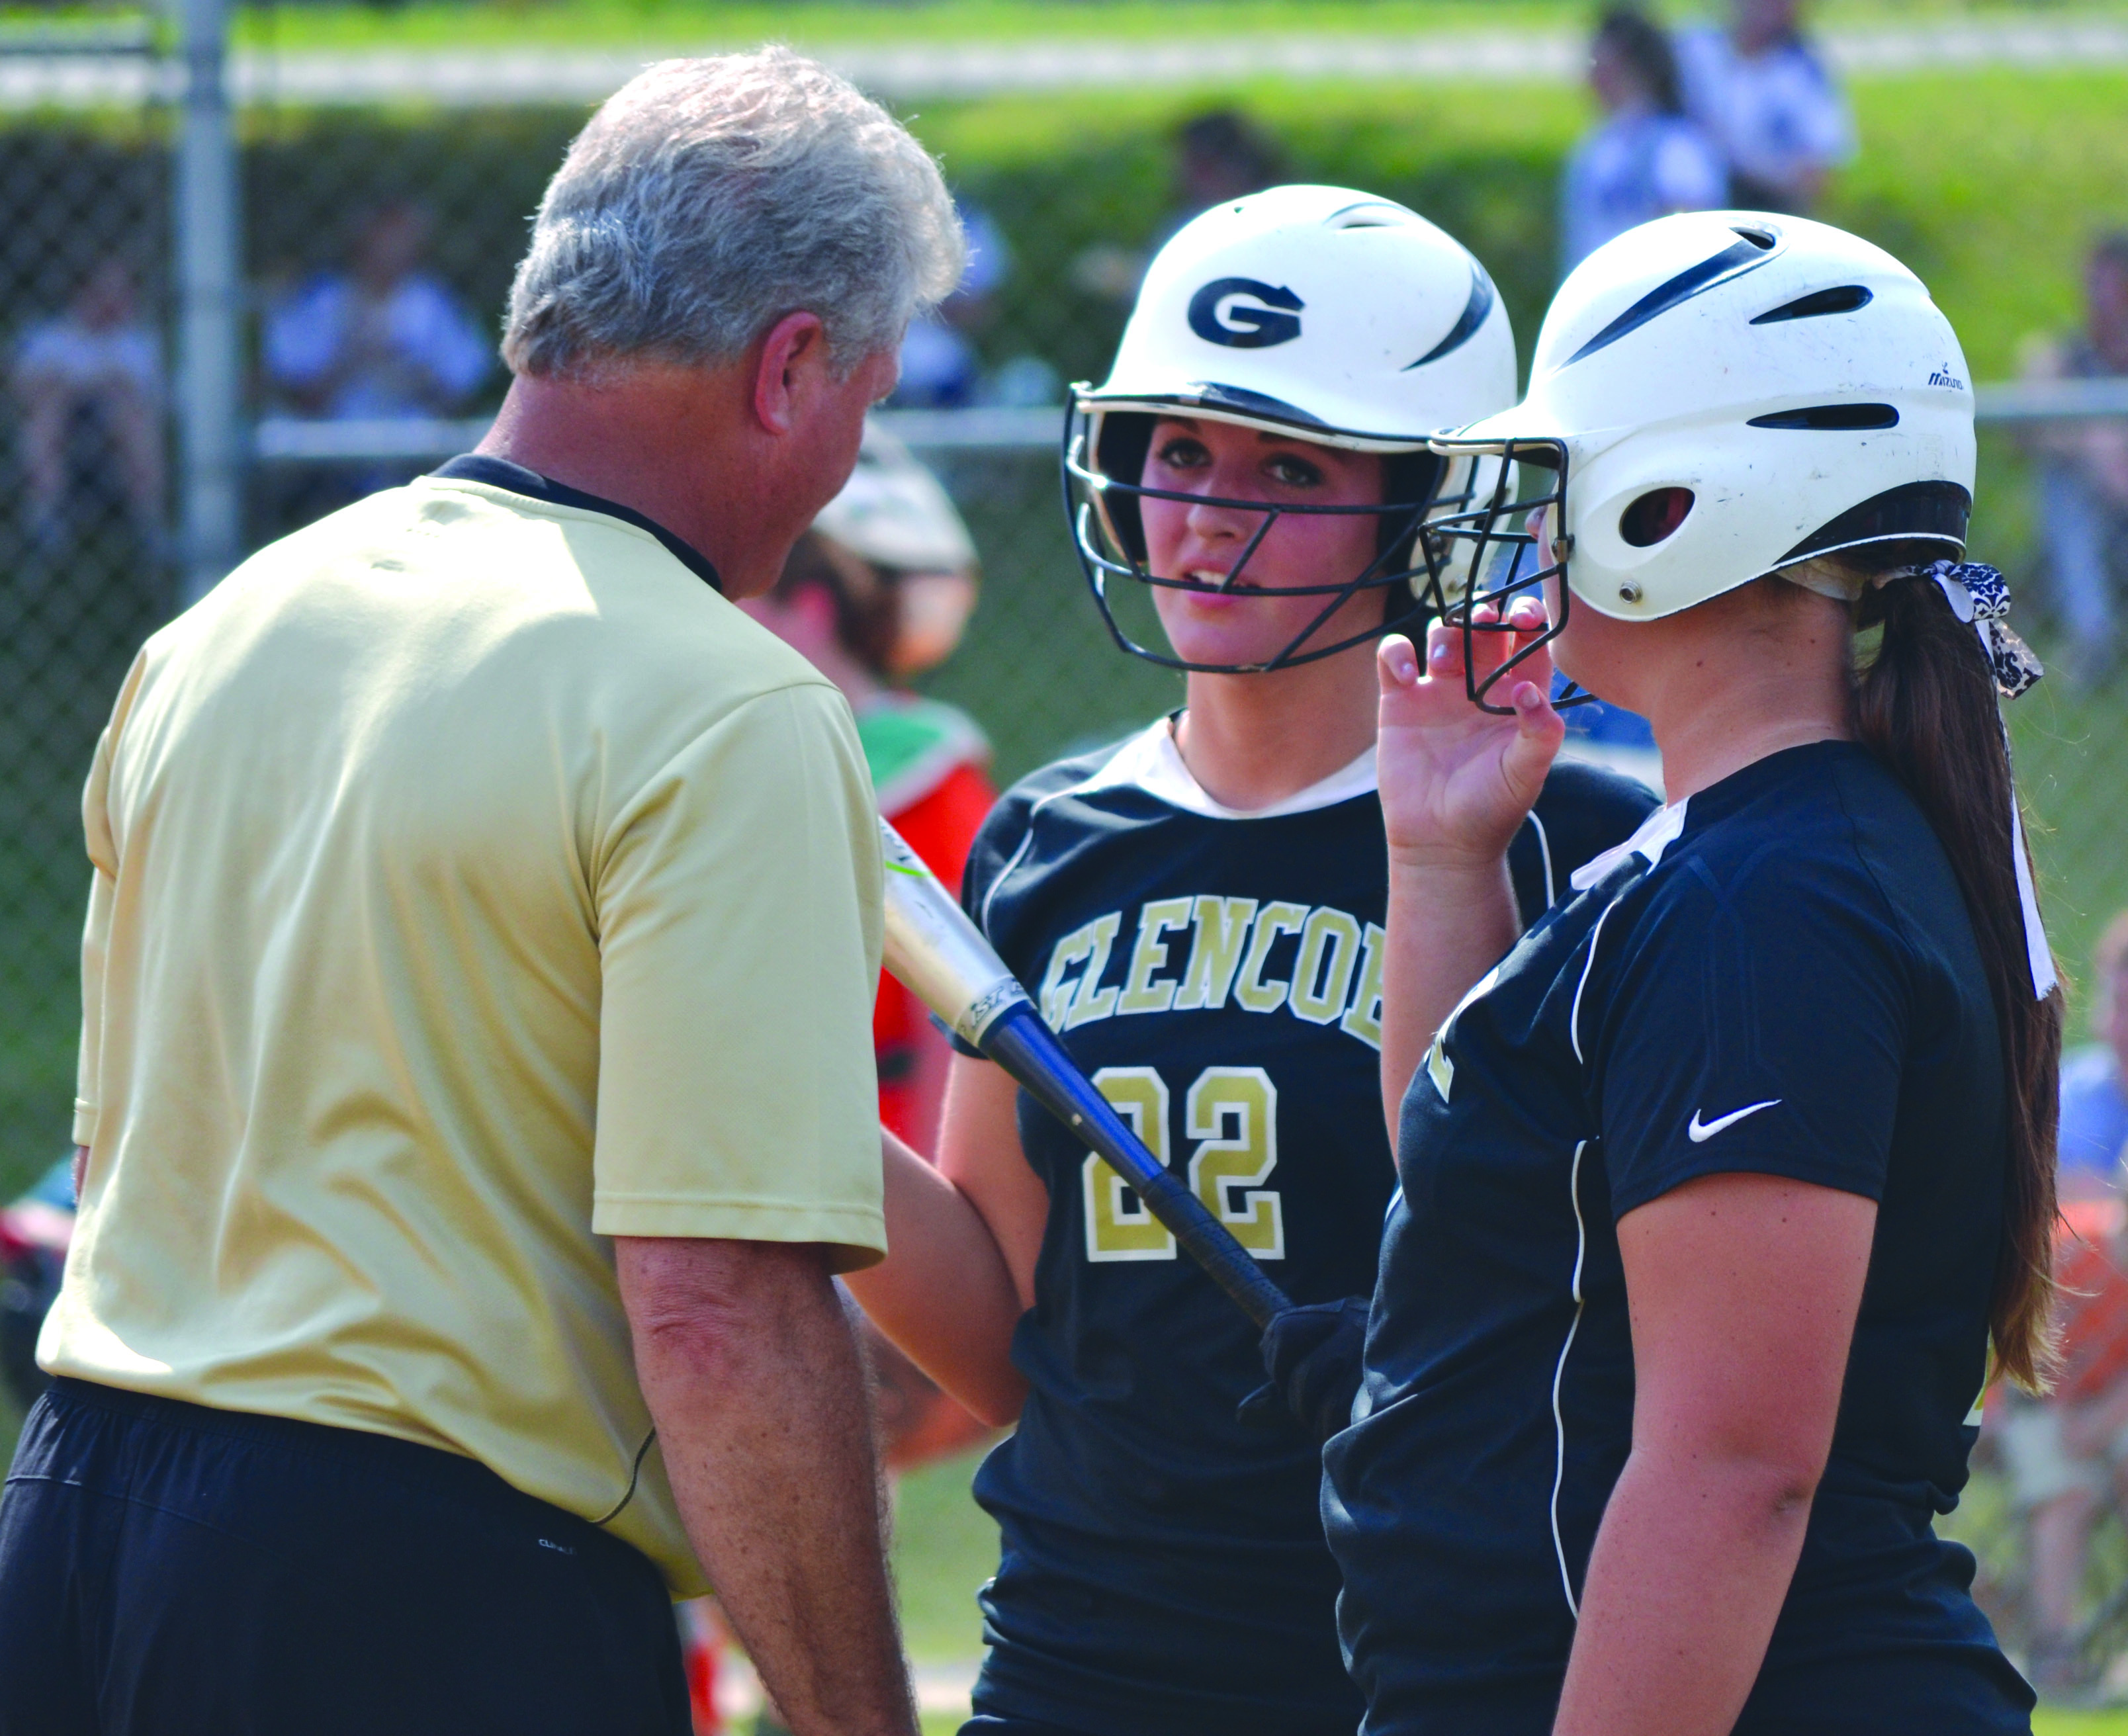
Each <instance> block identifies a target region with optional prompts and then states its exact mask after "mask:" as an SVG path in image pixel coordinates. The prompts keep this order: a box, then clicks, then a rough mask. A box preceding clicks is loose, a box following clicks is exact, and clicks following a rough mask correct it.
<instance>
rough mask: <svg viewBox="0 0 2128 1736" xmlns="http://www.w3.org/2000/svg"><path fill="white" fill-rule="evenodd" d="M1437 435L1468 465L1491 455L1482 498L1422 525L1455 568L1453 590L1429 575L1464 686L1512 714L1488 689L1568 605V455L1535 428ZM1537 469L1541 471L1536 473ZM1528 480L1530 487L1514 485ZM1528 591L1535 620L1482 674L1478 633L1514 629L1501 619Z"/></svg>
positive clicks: (1560, 624)
mask: <svg viewBox="0 0 2128 1736" xmlns="http://www.w3.org/2000/svg"><path fill="white" fill-rule="evenodd" d="M1437 447H1438V448H1440V449H1442V451H1444V452H1445V453H1448V454H1450V455H1451V456H1453V455H1456V454H1459V453H1460V454H1461V455H1462V456H1464V457H1466V458H1469V459H1470V461H1471V462H1472V466H1473V470H1474V472H1475V471H1476V468H1477V464H1478V462H1479V461H1480V459H1481V458H1485V457H1490V458H1493V459H1494V461H1495V465H1494V467H1493V468H1492V469H1491V472H1490V474H1491V475H1492V477H1493V478H1494V481H1493V485H1492V487H1491V489H1490V491H1489V492H1487V493H1486V494H1485V496H1484V498H1482V499H1480V500H1469V501H1468V502H1467V503H1466V504H1465V505H1464V506H1463V510H1461V511H1458V512H1451V513H1446V514H1444V515H1441V516H1439V517H1437V518H1436V519H1433V520H1432V522H1431V523H1430V524H1428V525H1427V538H1428V541H1429V543H1431V544H1432V546H1433V547H1435V548H1437V549H1438V550H1439V551H1440V556H1439V558H1440V559H1441V561H1442V566H1443V568H1444V570H1445V571H1446V572H1452V573H1455V574H1456V575H1459V576H1460V577H1461V582H1460V583H1458V584H1457V585H1456V586H1455V587H1454V590H1453V592H1452V594H1451V593H1450V592H1449V591H1448V587H1446V586H1442V585H1441V584H1440V581H1436V582H1437V589H1439V590H1440V591H1442V595H1443V606H1442V611H1441V613H1442V618H1443V619H1446V621H1447V622H1448V624H1450V625H1451V626H1452V627H1455V628H1458V629H1460V630H1461V633H1462V635H1463V688H1464V691H1465V694H1467V695H1469V697H1470V703H1471V704H1474V705H1475V706H1477V707H1478V708H1479V709H1480V710H1482V711H1489V712H1491V713H1493V714H1494V715H1495V716H1500V717H1508V716H1512V715H1513V713H1514V708H1513V706H1512V705H1496V704H1494V703H1493V700H1492V695H1493V692H1494V690H1495V689H1496V688H1498V687H1499V685H1500V683H1501V682H1502V681H1505V680H1507V679H1508V677H1509V676H1511V675H1512V674H1513V671H1516V670H1518V669H1520V668H1521V667H1522V665H1524V664H1525V663H1527V662H1529V660H1530V659H1531V658H1532V657H1535V656H1536V655H1537V652H1540V651H1541V650H1543V649H1544V648H1545V647H1547V646H1549V645H1550V644H1551V642H1552V641H1553V640H1554V639H1556V638H1558V637H1559V635H1560V633H1562V632H1564V631H1565V628H1566V622H1567V617H1568V615H1569V614H1570V612H1571V610H1572V609H1573V606H1574V605H1573V592H1572V590H1571V587H1570V586H1569V585H1568V584H1567V582H1566V573H1567V562H1568V560H1569V558H1570V553H1571V551H1572V548H1573V539H1572V538H1571V537H1570V536H1569V535H1567V534H1565V532H1563V531H1562V530H1560V528H1559V527H1560V525H1562V524H1565V522H1566V472H1567V466H1568V463H1569V462H1570V461H1569V458H1568V454H1567V450H1566V446H1565V442H1563V441H1560V440H1552V439H1541V438H1540V439H1524V440H1506V441H1503V442H1500V443H1498V444H1496V445H1493V446H1489V447H1482V448H1458V447H1456V445H1455V444H1454V443H1452V442H1449V441H1440V442H1437ZM1537 478H1542V479H1544V480H1542V481H1535V479H1537ZM1533 481H1534V483H1535V486H1536V487H1537V492H1535V493H1533V494H1532V493H1527V492H1522V491H1520V490H1521V488H1522V487H1526V486H1530V485H1532V482H1533ZM1531 595H1534V596H1535V597H1536V598H1537V600H1538V602H1539V603H1540V604H1541V605H1543V607H1544V610H1545V617H1546V619H1545V624H1544V627H1543V628H1542V629H1541V631H1540V632H1539V633H1537V635H1536V636H1535V637H1534V638H1531V639H1530V641H1529V643H1527V644H1525V645H1522V646H1519V647H1517V648H1516V649H1515V650H1513V652H1510V653H1509V654H1508V657H1505V658H1504V659H1503V661H1502V662H1500V663H1499V666H1497V667H1495V668H1493V669H1490V670H1489V671H1486V673H1485V674H1484V676H1482V677H1481V676H1480V675H1479V674H1478V672H1477V670H1478V661H1479V660H1478V658H1477V657H1476V655H1475V652H1476V651H1477V644H1476V641H1477V639H1478V638H1480V636H1482V635H1497V634H1499V633H1511V632H1513V630H1514V629H1513V628H1511V627H1509V626H1508V621H1507V616H1508V610H1509V609H1511V608H1512V607H1513V605H1514V602H1515V600H1516V599H1517V598H1518V597H1523V596H1531ZM1480 609H1484V610H1485V611H1486V616H1487V618H1486V619H1484V620H1480V619H1478V612H1479V610H1480ZM1594 698H1595V695H1594V694H1588V693H1583V692H1581V691H1580V690H1579V689H1578V688H1575V687H1574V686H1573V685H1572V684H1569V685H1568V687H1567V689H1566V690H1565V692H1564V693H1561V694H1560V695H1557V696H1556V697H1555V698H1554V699H1553V700H1552V703H1553V704H1554V705H1555V706H1556V707H1558V708H1560V709H1565V708H1566V707H1568V706H1570V705H1585V704H1589V702H1590V701H1592V700H1594Z"/></svg>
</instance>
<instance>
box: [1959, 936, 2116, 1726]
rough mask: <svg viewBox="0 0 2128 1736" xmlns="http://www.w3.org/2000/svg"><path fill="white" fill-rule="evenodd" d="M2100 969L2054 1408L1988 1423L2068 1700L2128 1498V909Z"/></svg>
mask: <svg viewBox="0 0 2128 1736" xmlns="http://www.w3.org/2000/svg"><path fill="white" fill-rule="evenodd" d="M2092 962H2093V964H2094V965H2095V966H2096V970H2097V985H2096V986H2097V1006H2096V1008H2095V1009H2094V1012H2095V1014H2096V1017H2095V1023H2096V1025H2097V1030H2098V1032H2099V1035H2100V1037H2101V1038H2102V1041H2098V1042H2096V1043H2092V1044H2090V1045H2088V1046H2086V1047H2084V1048H2082V1049H2078V1050H2074V1051H2071V1052H2070V1053H2069V1055H2065V1056H2064V1057H2063V1060H2062V1070H2061V1131H2060V1141H2059V1153H2060V1155H2059V1170H2058V1171H2057V1175H2056V1185H2057V1187H2058V1188H2059V1192H2060V1197H2061V1202H2062V1207H2061V1210H2062V1226H2061V1228H2060V1230H2059V1233H2058V1234H2057V1236H2056V1241H2055V1256H2054V1278H2055V1284H2056V1289H2057V1299H2056V1303H2055V1307H2056V1322H2057V1325H2058V1326H2059V1329H2060V1332H2061V1357H2062V1370H2061V1374H2060V1378H2059V1379H2058V1380H2057V1382H2056V1383H2055V1385H2054V1390H2053V1392H2050V1394H2049V1395H2048V1396H2047V1397H2045V1398H2044V1399H2038V1400H2035V1399H2031V1398H2028V1397H2021V1396H2018V1395H2013V1394H2009V1393H2005V1394H2003V1395H2002V1398H2001V1400H2000V1402H1999V1403H1997V1404H1994V1405H1991V1410H1990V1416H1991V1424H1992V1425H1993V1426H1995V1428H1996V1432H1997V1436H1998V1439H1999V1440H2000V1444H2001V1445H2002V1456H2003V1459H2004V1462H2005V1464H2006V1466H2007V1469H2008V1471H2009V1473H2010V1478H2011V1486H2012V1495H2013V1496H2014V1497H2015V1499H2016V1502H2017V1504H2018V1506H2020V1507H2021V1509H2023V1510H2024V1511H2025V1513H2026V1523H2027V1525H2028V1527H2029V1534H2030V1545H2031V1547H2030V1561H2029V1568H2030V1577H2031V1620H2032V1625H2033V1628H2034V1640H2033V1646H2032V1656H2031V1676H2032V1678H2033V1681H2034V1682H2035V1684H2036V1685H2037V1686H2040V1689H2041V1690H2042V1691H2047V1692H2053V1693H2057V1694H2059V1693H2067V1692H2071V1691H2075V1690H2077V1689H2079V1688H2082V1687H2084V1686H2088V1683H2087V1682H2086V1681H2084V1680H2083V1667H2084V1665H2083V1659H2082V1658H2080V1657H2079V1656H2078V1652H2077V1649H2076V1648H2075V1647H2074V1646H2073V1644H2071V1641H2070V1636H2071V1634H2073V1632H2074V1630H2075V1627H2076V1624H2077V1620H2078V1601H2079V1599H2080V1596H2081V1594H2082V1591H2083V1577H2084V1563H2085V1558H2086V1557H2087V1556H2088V1553H2089V1551H2090V1544H2091V1534H2092V1530H2093V1528H2094V1527H2095V1526H2096V1525H2097V1522H2098V1520H2099V1519H2100V1518H2101V1517H2102V1515H2104V1513H2105V1512H2106V1511H2107V1510H2108V1509H2109V1508H2111V1509H2114V1510H2116V1511H2118V1510H2120V1509H2121V1507H2122V1506H2123V1505H2124V1497H2125V1496H2128V1212H2124V1209H2123V1206H2124V1202H2123V1198H2122V1193H2121V1159H2122V1155H2123V1147H2124V1146H2128V1089H2124V1088H2128V910H2124V911H2122V912H2121V913H2118V914H2117V915H2116V916H2115V917H2114V918H2113V920H2112V921H2111V922H2110V923H2107V926H2106V930H2105V932H2104V933H2103V934H2102V935H2101V937H2099V942H2098V946H2097V953H2096V956H2095V957H2094V959H2093V960H2092ZM1998 1411H1999V1416H1997V1414H1996V1413H1997V1412H1998Z"/></svg>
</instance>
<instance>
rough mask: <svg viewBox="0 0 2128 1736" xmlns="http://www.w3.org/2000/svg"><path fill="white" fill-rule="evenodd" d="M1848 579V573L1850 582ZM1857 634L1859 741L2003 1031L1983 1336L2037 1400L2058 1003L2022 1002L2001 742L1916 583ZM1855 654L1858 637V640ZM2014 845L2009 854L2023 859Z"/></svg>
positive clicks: (1981, 660) (2048, 1307)
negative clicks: (1996, 1182)
mask: <svg viewBox="0 0 2128 1736" xmlns="http://www.w3.org/2000/svg"><path fill="white" fill-rule="evenodd" d="M1851 570H1852V569H1851V568H1850V572H1851ZM1858 625H1859V626H1860V628H1861V629H1862V630H1863V632H1864V634H1865V635H1866V636H1867V638H1876V637H1878V633H1877V632H1876V629H1881V638H1880V640H1879V643H1878V644H1877V646H1876V647H1875V650H1874V655H1870V656H1866V657H1858V660H1857V662H1858V667H1857V672H1856V676H1855V719H1856V723H1857V726H1858V733H1859V734H1860V738H1861V740H1862V742H1863V744H1864V746H1865V747H1868V748H1869V750H1870V751H1871V752H1873V753H1874V754H1875V755H1876V756H1877V757H1878V758H1879V760H1881V761H1883V764H1884V765H1885V766H1886V767H1888V769H1889V770H1890V771H1891V772H1892V774H1893V776H1895V777H1897V778H1898V780H1899V781H1900V782H1901V783H1902V784H1903V785H1905V786H1906V787H1907V790H1908V791H1909V792H1910V793H1911V794H1912V796H1913V798H1914V799H1915V801H1916V802H1917V803H1918V804H1920V806H1921V812H1922V813H1924V814H1925V815H1926V816H1927V818H1928V822H1929V823H1930V825H1931V826H1932V827H1933V828H1935V830H1936V837H1938V838H1939V839H1940V840H1941V841H1942V843H1943V847H1944V851H1945V855H1947V856H1949V857H1950V866H1951V869H1952V870H1953V872H1955V874H1956V875H1957V876H1958V884H1959V890H1960V891H1961V892H1963V893H1964V895H1965V908H1966V910H1967V912H1968V913H1969V915H1970V916H1971V918H1972V921H1973V932H1974V938H1975V939H1976V940H1977V941H1978V942H1979V946H1980V956H1981V960H1982V963H1983V965H1984V966H1985V967H1986V969H1987V972H1988V988H1989V989H1990V991H1991V992H1992V994H1993V997H1994V1001H1995V1017H1996V1019H1997V1022H1998V1024H1999V1025H2000V1026H2001V1027H2002V1065H2003V1079H2004V1084H2005V1086H2006V1088H2007V1093H2006V1094H2007V1098H2008V1103H2007V1109H2008V1115H2009V1133H2010V1167H2009V1173H2008V1176H2007V1181H2006V1185H2005V1191H2004V1195H2003V1212H2002V1245H2001V1247H2000V1249H1999V1250H1998V1251H1997V1255H1996V1261H1995V1288H1994V1292H1993V1295H1992V1297H1990V1299H1989V1304H1988V1325H1989V1327H1990V1330H1991V1332H1992V1335H1993V1340H1994V1345H1995V1355H1996V1359H1997V1367H1998V1368H2000V1369H2001V1370H2002V1372H2003V1373H2007V1374H2008V1375H2009V1376H2010V1377H2011V1378H2012V1379H2014V1380H2016V1382H2017V1383H2019V1384H2020V1385H2021V1386H2024V1387H2027V1388H2030V1389H2031V1390H2034V1391H2037V1390H2038V1389H2039V1388H2040V1387H2042V1386H2044V1385H2045V1382H2046V1379H2047V1377H2048V1375H2049V1373H2050V1370H2051V1368H2052V1366H2053V1363H2054V1345H2053V1339H2052V1334H2051V1330H2050V1321H2051V1315H2052V1311H2053V1302H2054V1278H2053V1270H2054V1127H2055V1122H2056V1120H2057V1117H2058V1115H2059V1108H2060V1095H2059V1073H2060V1067H2061V1040H2062V997H2061V991H2060V989H2058V988H2057V989H2052V990H2050V992H2049V993H2048V994H2047V995H2046V997H2045V998H2044V999H2040V998H2036V997H2035V995H2034V994H2033V980H2034V966H2033V964H2032V961H2031V956H2030V954H2029V953H2028V952H2027V950H2026V933H2025V920H2024V908H2023V904H2022V901H2021V898H2020V894H2019V889H2018V885H2017V880H2016V868H2015V866H2013V862H2014V859H2013V857H2012V847H2013V832H2012V825H2011V804H2012V802H2013V801H2014V800H2015V799H2016V796H2015V794H2014V793H2013V790H2012V784H2011V777H2010V754H2009V744H2008V742H2007V738H2005V737H2004V735H2003V733H2002V713H2001V711H2000V710H1999V709H1998V702H1997V689H1996V678H1995V673H1994V671H1993V670H1992V669H1991V668H1990V666H1989V663H1988V657H1986V655H1984V654H1983V651H1982V649H1981V647H1980V644H1979V643H1978V640H1977V639H1976V638H1975V637H1974V630H1973V628H1972V627H1971V625H1970V624H1967V623H1964V622H1962V621H1960V620H1959V619H1958V618H1957V616H1956V615H1955V614H1953V613H1952V611H1951V609H1950V605H1949V604H1948V603H1947V601H1946V600H1945V595H1944V593H1943V592H1942V591H1941V590H1940V589H1939V587H1938V586H1936V584H1934V583H1932V582H1931V581H1929V580H1928V579H1927V578H1926V577H1917V578H1914V579H1902V580H1899V581H1894V582H1893V583H1891V584H1888V585H1883V586H1878V587H1874V588H1869V587H1864V590H1863V594H1862V600H1861V603H1860V615H1859V617H1858ZM1864 643H1865V644H1866V638H1865V641H1864ZM2022 844H2023V841H2022V839H2021V837H2020V838H2016V841H2015V847H2019V848H2021V847H2022Z"/></svg>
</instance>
